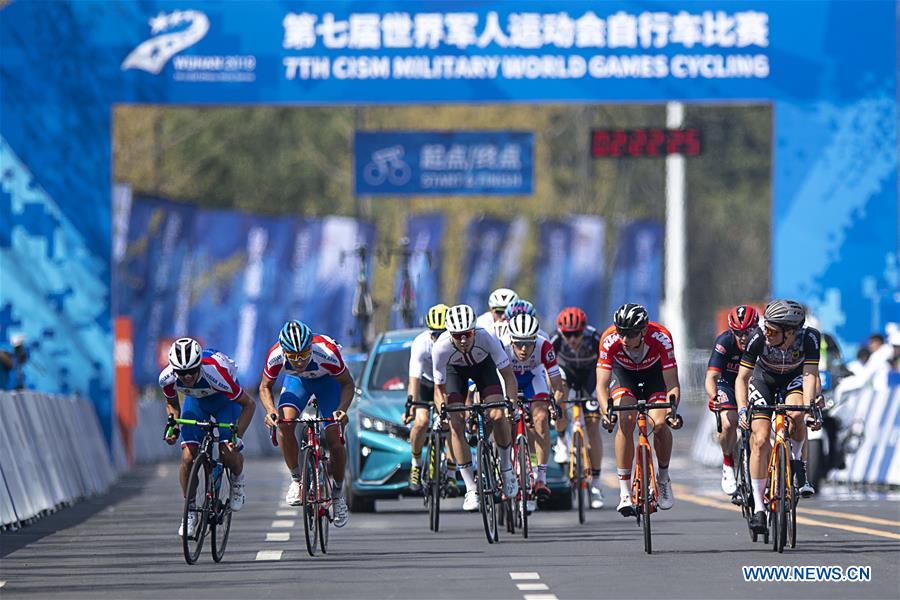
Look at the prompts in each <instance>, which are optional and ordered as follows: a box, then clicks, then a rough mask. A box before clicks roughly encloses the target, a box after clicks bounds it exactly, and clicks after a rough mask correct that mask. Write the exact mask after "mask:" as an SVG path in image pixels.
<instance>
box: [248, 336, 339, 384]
mask: <svg viewBox="0 0 900 600" xmlns="http://www.w3.org/2000/svg"><path fill="white" fill-rule="evenodd" d="M311 348H312V358H310V359H309V363H308V364H307V365H306V368H305V369H303V370H302V371H298V370H297V369H296V368H295V367H294V365H292V364H291V363H290V362H289V361H288V360H287V359H286V358H285V357H284V351H283V350H282V349H281V344H275V345H274V346H272V347H271V348H270V349H269V355H268V356H267V357H266V367H265V368H264V369H263V376H265V377H266V378H267V379H271V380H275V379H277V378H278V375H279V374H280V373H281V371H282V369H283V370H284V372H285V374H286V375H292V376H294V377H303V378H304V379H318V378H319V377H336V376H338V375H340V374H341V373H343V372H344V371H345V370H346V367H345V366H344V357H342V356H341V346H340V344H338V343H337V342H335V341H334V340H333V339H331V338H330V337H328V336H327V335H314V336H313V339H312V345H311Z"/></svg>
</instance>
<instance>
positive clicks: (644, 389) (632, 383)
mask: <svg viewBox="0 0 900 600" xmlns="http://www.w3.org/2000/svg"><path fill="white" fill-rule="evenodd" d="M610 388H611V389H612V397H613V399H614V400H619V399H621V398H622V396H625V395H629V396H633V397H634V398H636V399H638V400H640V399H644V400H649V401H650V402H665V401H666V382H665V380H664V379H663V373H662V366H661V365H659V363H657V364H656V365H654V366H652V367H650V368H649V369H640V370H637V371H631V370H629V369H626V368H625V367H623V366H621V365H619V364H618V363H616V364H614V365H613V380H612V382H611V383H610Z"/></svg>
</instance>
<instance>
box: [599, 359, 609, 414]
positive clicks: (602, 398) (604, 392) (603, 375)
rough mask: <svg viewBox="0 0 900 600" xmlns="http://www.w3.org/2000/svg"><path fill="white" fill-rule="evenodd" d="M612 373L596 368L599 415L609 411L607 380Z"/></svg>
mask: <svg viewBox="0 0 900 600" xmlns="http://www.w3.org/2000/svg"><path fill="white" fill-rule="evenodd" d="M611 377H612V371H610V370H609V369H601V368H600V367H597V402H598V403H599V404H600V414H601V415H605V414H606V412H607V411H608V410H609V380H610V378H611Z"/></svg>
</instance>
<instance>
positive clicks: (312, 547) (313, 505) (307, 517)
mask: <svg viewBox="0 0 900 600" xmlns="http://www.w3.org/2000/svg"><path fill="white" fill-rule="evenodd" d="M314 461H315V458H314V457H313V454H312V448H309V447H304V448H301V449H300V462H299V465H300V489H301V494H302V499H303V503H302V504H301V512H302V513H303V535H304V536H305V537H306V551H307V552H308V553H309V555H310V556H315V555H316V545H317V544H318V541H319V540H318V534H319V531H318V528H317V527H316V519H317V517H318V514H319V506H318V502H317V501H316V500H317V498H318V497H319V490H318V485H317V482H316V470H315V469H316V467H315V464H314Z"/></svg>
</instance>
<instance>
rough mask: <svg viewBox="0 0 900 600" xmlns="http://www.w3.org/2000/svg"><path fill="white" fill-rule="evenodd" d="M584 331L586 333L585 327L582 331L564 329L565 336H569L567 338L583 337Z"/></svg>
mask: <svg viewBox="0 0 900 600" xmlns="http://www.w3.org/2000/svg"><path fill="white" fill-rule="evenodd" d="M583 333H584V330H583V329H582V330H581V331H563V332H562V334H563V337H567V338H573V337H581V335H582V334H583Z"/></svg>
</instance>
